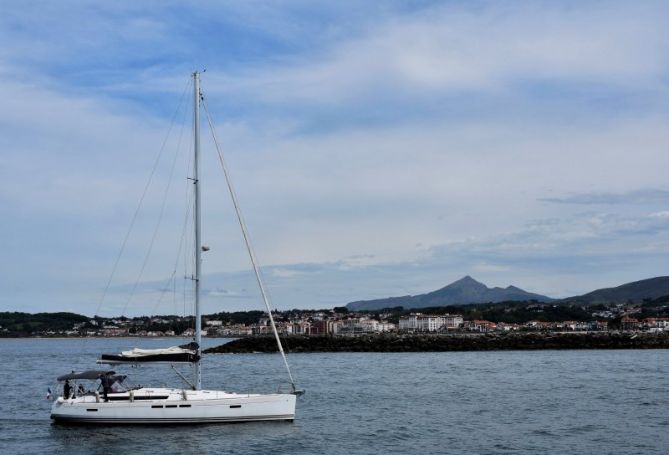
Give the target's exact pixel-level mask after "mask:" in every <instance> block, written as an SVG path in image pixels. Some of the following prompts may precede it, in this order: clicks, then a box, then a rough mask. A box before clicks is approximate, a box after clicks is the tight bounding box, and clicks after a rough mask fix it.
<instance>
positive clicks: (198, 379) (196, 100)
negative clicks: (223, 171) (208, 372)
mask: <svg viewBox="0 0 669 455" xmlns="http://www.w3.org/2000/svg"><path fill="white" fill-rule="evenodd" d="M193 137H194V147H193V148H194V158H193V166H194V169H193V184H194V185H195V210H194V214H195V223H194V224H195V342H196V343H197V355H198V357H199V356H200V355H201V354H202V347H201V346H202V313H201V311H200V267H201V263H202V259H201V257H200V256H201V253H202V239H201V238H200V161H199V155H200V73H199V72H198V71H195V72H194V73H193ZM201 388H202V366H201V363H200V360H198V361H197V363H196V364H195V389H196V390H200V389H201Z"/></svg>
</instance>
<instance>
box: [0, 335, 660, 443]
mask: <svg viewBox="0 0 669 455" xmlns="http://www.w3.org/2000/svg"><path fill="white" fill-rule="evenodd" d="M219 342H220V340H207V344H208V345H212V344H218V343H219ZM170 343H173V340H170V341H164V340H142V343H141V344H142V346H146V347H149V346H165V345H169V344H170ZM135 345H136V340H132V339H114V340H86V341H85V342H83V341H82V340H36V339H29V340H0V352H1V353H2V365H3V367H2V369H0V384H2V388H1V389H0V390H1V391H2V399H1V400H0V452H2V453H68V454H72V453H82V454H83V453H85V454H88V453H93V454H96V453H100V454H115V453H132V454H143V453H147V454H149V453H150V454H156V453H165V454H167V453H198V454H208V453H212V454H214V453H216V454H218V453H235V454H241V453H254V454H265V453H291V454H314V453H328V454H347V455H349V454H352V453H422V454H428V453H465V452H467V453H481V454H483V453H490V454H495V453H514V454H538V453H588V454H589V453H607V454H618V453H621V454H622V453H625V454H636V453H666V452H667V450H669V351H666V350H665V351H659V350H657V351H543V352H520V351H519V352H489V353H486V352H476V353H424V354H415V353H390V354H385V353H384V354H381V353H337V354H295V355H292V356H290V358H289V360H290V361H291V364H292V366H293V369H294V370H295V373H296V375H297V377H298V380H299V383H300V385H301V386H303V387H304V388H305V389H306V391H307V393H306V395H304V396H303V397H301V398H300V399H298V411H297V413H298V417H297V420H296V421H295V422H294V423H245V424H232V425H201V426H185V427H178V426H176V427H158V428H154V427H109V428H98V427H90V428H87V427H67V426H55V425H52V424H51V422H50V420H49V409H50V402H49V401H47V400H46V399H45V396H46V388H47V387H48V386H53V384H54V382H55V381H54V378H55V376H57V375H59V374H62V373H65V372H67V371H69V370H70V369H72V368H77V369H83V368H91V367H93V368H94V367H95V365H94V364H93V361H94V359H95V356H96V355H97V354H98V353H100V352H103V351H105V352H109V351H112V352H113V351H115V350H118V349H124V348H129V347H133V346H135ZM279 361H280V360H279V358H278V356H276V355H266V354H255V355H254V354H250V355H210V356H207V358H206V365H205V371H204V374H205V377H204V382H205V386H206V387H208V388H222V389H225V390H231V391H275V390H276V387H277V386H278V385H279V383H280V382H282V381H284V374H283V372H282V370H281V368H280V367H281V365H280V363H279ZM119 371H121V370H119ZM130 374H131V375H132V377H133V378H136V379H135V381H134V382H135V383H140V384H147V383H149V382H150V383H151V384H153V385H160V384H171V385H177V384H178V381H176V380H174V375H173V374H172V373H171V372H170V371H169V368H168V367H154V368H146V367H144V368H141V369H131V370H130Z"/></svg>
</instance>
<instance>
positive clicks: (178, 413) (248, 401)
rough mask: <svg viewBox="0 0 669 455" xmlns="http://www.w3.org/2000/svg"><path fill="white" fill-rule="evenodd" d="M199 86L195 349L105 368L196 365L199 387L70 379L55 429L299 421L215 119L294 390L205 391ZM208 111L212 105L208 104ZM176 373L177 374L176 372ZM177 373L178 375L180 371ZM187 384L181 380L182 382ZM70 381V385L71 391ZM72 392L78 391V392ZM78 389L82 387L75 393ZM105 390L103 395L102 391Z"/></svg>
mask: <svg viewBox="0 0 669 455" xmlns="http://www.w3.org/2000/svg"><path fill="white" fill-rule="evenodd" d="M192 78H193V105H194V106H193V121H194V127H193V130H194V134H193V136H194V157H193V163H194V166H193V168H194V170H193V172H194V175H193V178H192V181H193V184H194V193H195V201H194V223H193V224H194V230H195V233H194V240H195V270H194V272H195V274H194V277H193V280H194V288H195V292H194V294H195V332H194V335H195V336H194V341H193V342H191V343H188V344H185V345H181V346H174V347H170V348H165V349H140V348H135V349H132V350H128V351H123V352H121V353H118V354H103V355H102V356H101V357H100V359H98V361H97V362H98V363H99V364H106V365H120V364H130V365H138V364H141V365H147V364H153V363H163V364H170V365H172V366H173V364H175V363H176V364H178V363H190V364H193V365H194V370H195V378H194V382H192V383H189V384H190V387H185V388H165V387H128V386H126V385H125V379H126V376H124V375H121V374H116V372H115V371H113V370H110V369H99V370H87V371H81V372H71V373H68V374H65V375H62V376H60V377H58V381H59V382H62V383H64V387H63V389H64V390H63V394H62V395H61V396H58V397H57V398H55V399H54V403H53V406H52V408H51V418H52V419H53V420H54V422H57V423H91V424H185V423H215V422H248V421H265V420H282V421H293V419H294V418H295V406H296V397H297V395H300V394H301V393H303V391H301V390H299V389H297V388H296V386H295V381H294V380H293V376H292V373H291V371H290V367H289V365H288V361H287V359H286V355H285V352H284V350H283V347H282V345H281V340H280V338H279V334H278V331H277V327H276V324H275V322H274V317H273V315H272V311H271V307H270V304H269V300H268V298H267V293H266V290H265V287H264V284H263V281H262V279H261V275H260V270H259V266H258V262H257V260H256V258H255V255H254V253H253V249H252V248H251V245H250V240H249V235H248V231H247V229H246V225H245V223H244V220H243V218H242V216H241V212H240V210H239V204H238V201H237V198H236V196H235V192H234V190H233V188H232V183H231V181H230V178H229V174H228V170H227V167H226V166H225V162H224V161H223V159H222V155H221V154H220V148H219V147H218V141H217V140H216V135H215V133H214V130H213V124H212V121H211V117H210V116H209V114H208V111H206V113H207V120H208V122H209V126H210V127H211V128H212V133H214V142H215V145H216V148H217V149H218V150H219V158H220V159H221V164H222V166H223V172H224V174H225V178H226V182H227V185H228V189H229V191H230V195H231V197H232V202H233V205H234V207H235V211H236V214H237V219H238V221H239V224H240V227H241V230H242V234H243V237H244V241H245V243H246V247H247V250H248V253H249V256H250V259H251V263H252V266H253V270H254V272H255V275H256V279H257V281H258V285H259V287H260V293H261V296H262V299H263V301H264V303H265V307H266V310H267V314H268V319H269V322H270V325H271V327H272V330H273V332H274V337H275V339H276V343H277V347H278V350H279V353H280V355H281V357H282V359H283V363H284V366H285V368H286V371H287V373H288V377H289V379H290V384H291V390H290V392H287V393H272V394H245V393H232V392H226V391H220V390H207V389H203V388H202V369H201V362H202V348H201V346H202V340H201V337H202V314H201V311H200V277H201V262H202V261H201V252H202V251H206V249H207V247H203V246H202V244H201V238H200V218H201V216H200V185H201V183H200V179H199V166H200V165H199V158H200V157H199V155H200V110H201V105H202V102H203V100H204V98H203V96H202V93H201V90H200V72H198V71H196V72H194V73H193V74H192ZM204 107H205V110H206V104H205V106H204ZM173 368H174V367H173ZM175 371H176V372H177V373H178V370H177V369H176V368H175ZM179 375H180V376H181V378H182V379H184V381H186V382H188V381H187V379H186V378H185V377H183V375H181V374H179ZM70 381H72V383H70ZM83 381H95V384H96V385H97V384H98V382H97V381H100V382H99V386H98V389H97V390H93V391H90V390H88V391H87V390H86V388H85V387H83V385H82V384H81V382H83ZM72 384H74V385H72ZM77 384H78V385H79V387H77ZM101 389H102V390H101Z"/></svg>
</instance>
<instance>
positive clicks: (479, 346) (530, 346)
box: [204, 332, 669, 354]
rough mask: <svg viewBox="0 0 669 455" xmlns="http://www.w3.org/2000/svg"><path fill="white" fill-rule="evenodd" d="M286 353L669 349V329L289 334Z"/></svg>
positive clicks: (226, 347) (265, 344) (256, 343)
mask: <svg viewBox="0 0 669 455" xmlns="http://www.w3.org/2000/svg"><path fill="white" fill-rule="evenodd" d="M282 341H283V343H284V347H285V348H286V350H287V351H289V352H445V351H495V350H537V349H669V333H659V334H650V333H620V332H591V333H504V334H499V333H493V334H490V333H488V334H457V335H417V334H411V335H398V334H380V335H361V336H288V337H283V339H282ZM204 352H205V353H206V354H213V353H252V352H277V348H276V341H275V340H274V338H273V337H270V336H254V337H246V338H240V339H237V340H233V341H231V342H229V343H226V344H223V345H220V346H217V347H214V348H209V349H206V350H205V351H204Z"/></svg>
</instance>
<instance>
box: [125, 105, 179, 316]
mask: <svg viewBox="0 0 669 455" xmlns="http://www.w3.org/2000/svg"><path fill="white" fill-rule="evenodd" d="M184 111H185V109H184ZM182 132H183V130H182ZM179 142H181V137H179ZM178 157H179V148H178V147H177V150H176V152H175V153H174V159H173V160H172V168H171V169H170V175H169V177H168V179H167V186H166V187H165V192H164V194H163V200H162V203H161V205H160V212H159V214H158V221H157V222H156V226H155V228H154V229H153V234H152V235H151V241H150V242H149V248H148V249H147V251H146V254H145V255H144V261H143V262H142V268H141V269H140V270H139V275H137V279H136V280H135V284H134V285H133V287H132V291H131V292H130V295H129V296H128V299H127V300H126V302H125V305H124V306H123V311H121V314H125V310H126V309H127V308H128V306H129V305H130V302H131V301H132V299H133V297H134V296H135V292H136V291H137V286H138V285H139V282H140V281H141V279H142V276H143V275H144V270H145V269H146V265H147V264H148V263H149V258H150V257H151V252H152V251H153V245H154V243H155V241H156V237H157V236H158V230H159V229H160V225H161V223H162V221H163V215H164V214H165V206H166V205H167V196H168V195H169V192H170V186H171V185H172V177H174V170H175V169H176V164H177V158H178Z"/></svg>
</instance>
